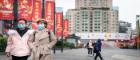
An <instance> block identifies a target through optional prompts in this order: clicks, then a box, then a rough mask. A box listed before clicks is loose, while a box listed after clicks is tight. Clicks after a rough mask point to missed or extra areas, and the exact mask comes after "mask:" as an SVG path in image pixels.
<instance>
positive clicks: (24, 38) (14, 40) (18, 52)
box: [5, 19, 33, 60]
mask: <svg viewBox="0 0 140 60" xmlns="http://www.w3.org/2000/svg"><path fill="white" fill-rule="evenodd" d="M26 23H27V22H26V20H25V19H19V20H18V24H17V29H16V30H9V32H8V35H9V37H8V40H7V47H6V51H5V52H6V55H7V57H10V56H12V60H27V58H28V56H29V55H30V49H29V46H28V44H27V42H28V39H29V36H30V35H31V34H32V33H33V31H32V30H28V28H27V27H26Z"/></svg>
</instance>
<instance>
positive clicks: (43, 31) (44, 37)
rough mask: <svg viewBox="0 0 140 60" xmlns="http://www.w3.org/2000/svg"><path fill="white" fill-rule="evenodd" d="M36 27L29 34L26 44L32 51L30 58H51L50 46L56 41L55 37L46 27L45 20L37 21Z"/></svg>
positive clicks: (48, 59)
mask: <svg viewBox="0 0 140 60" xmlns="http://www.w3.org/2000/svg"><path fill="white" fill-rule="evenodd" d="M37 28H38V30H36V31H35V32H34V34H33V35H31V36H30V39H29V41H28V45H29V47H30V49H31V51H32V55H31V56H32V60H52V58H51V56H52V55H51V48H52V47H53V46H54V45H55V43H56V37H55V36H54V34H53V32H52V31H51V30H49V29H47V22H45V21H44V20H39V21H37Z"/></svg>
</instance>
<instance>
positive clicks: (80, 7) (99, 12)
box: [66, 0, 119, 34]
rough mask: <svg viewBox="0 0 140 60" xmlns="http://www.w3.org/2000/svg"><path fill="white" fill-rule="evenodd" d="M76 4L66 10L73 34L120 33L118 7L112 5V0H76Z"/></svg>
mask: <svg viewBox="0 0 140 60" xmlns="http://www.w3.org/2000/svg"><path fill="white" fill-rule="evenodd" d="M75 6H76V8H75V9H69V10H68V11H67V12H66V18H67V19H69V31H70V33H71V34H73V33H91V32H110V33H118V30H119V26H118V8H117V7H112V0H75Z"/></svg>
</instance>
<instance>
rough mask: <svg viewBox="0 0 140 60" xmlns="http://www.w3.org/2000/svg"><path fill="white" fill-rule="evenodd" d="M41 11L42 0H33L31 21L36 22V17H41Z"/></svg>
mask: <svg viewBox="0 0 140 60" xmlns="http://www.w3.org/2000/svg"><path fill="white" fill-rule="evenodd" d="M41 12H42V0H33V13H32V21H33V22H36V21H37V20H38V19H41Z"/></svg>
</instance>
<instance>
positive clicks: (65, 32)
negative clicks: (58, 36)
mask: <svg viewBox="0 0 140 60" xmlns="http://www.w3.org/2000/svg"><path fill="white" fill-rule="evenodd" d="M63 24H64V32H63V34H64V37H67V36H68V34H69V31H68V27H69V21H68V19H65V20H64V23H63Z"/></svg>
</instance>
